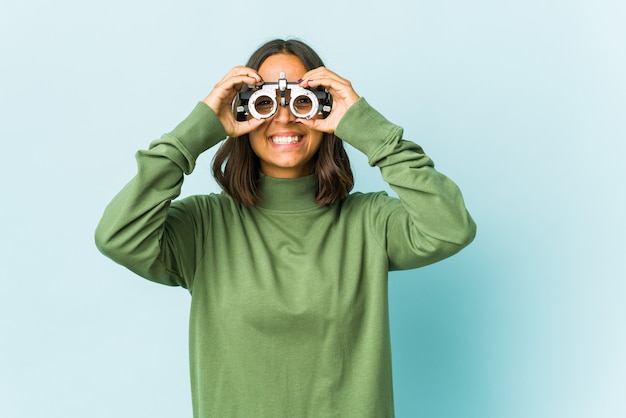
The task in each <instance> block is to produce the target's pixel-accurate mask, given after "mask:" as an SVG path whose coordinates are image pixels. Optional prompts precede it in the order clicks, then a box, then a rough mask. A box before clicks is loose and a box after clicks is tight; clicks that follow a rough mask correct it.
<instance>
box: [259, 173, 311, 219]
mask: <svg viewBox="0 0 626 418" xmlns="http://www.w3.org/2000/svg"><path fill="white" fill-rule="evenodd" d="M259 191H260V194H261V201H260V202H259V204H258V207H260V208H263V209H270V210H274V211H279V212H294V211H302V210H308V209H312V208H315V207H317V205H316V203H315V175H310V176H305V177H297V178H293V179H283V178H276V177H269V176H266V175H264V174H261V178H260V184H259Z"/></svg>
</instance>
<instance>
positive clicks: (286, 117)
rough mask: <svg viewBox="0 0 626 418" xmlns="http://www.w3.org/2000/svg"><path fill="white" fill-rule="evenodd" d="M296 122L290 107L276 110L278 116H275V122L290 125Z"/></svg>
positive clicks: (280, 107)
mask: <svg viewBox="0 0 626 418" xmlns="http://www.w3.org/2000/svg"><path fill="white" fill-rule="evenodd" d="M295 120H296V117H295V115H294V114H293V113H291V110H290V109H289V105H286V106H280V105H279V106H278V108H277V109H276V114H275V115H274V121H276V122H280V123H290V122H293V121H295Z"/></svg>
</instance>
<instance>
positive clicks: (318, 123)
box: [296, 118, 334, 133]
mask: <svg viewBox="0 0 626 418" xmlns="http://www.w3.org/2000/svg"><path fill="white" fill-rule="evenodd" d="M296 123H300V124H302V125H304V126H306V127H307V128H309V129H313V130H315V131H321V132H327V133H333V132H334V129H333V128H332V127H331V126H329V124H328V122H327V121H326V119H304V118H298V119H296Z"/></svg>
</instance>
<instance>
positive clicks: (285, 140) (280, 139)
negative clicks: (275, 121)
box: [269, 135, 304, 145]
mask: <svg viewBox="0 0 626 418" xmlns="http://www.w3.org/2000/svg"><path fill="white" fill-rule="evenodd" d="M303 139H304V136H302V135H293V136H271V137H270V138H269V140H270V142H272V143H274V144H278V145H287V144H297V143H298V142H301V141H302V140H303Z"/></svg>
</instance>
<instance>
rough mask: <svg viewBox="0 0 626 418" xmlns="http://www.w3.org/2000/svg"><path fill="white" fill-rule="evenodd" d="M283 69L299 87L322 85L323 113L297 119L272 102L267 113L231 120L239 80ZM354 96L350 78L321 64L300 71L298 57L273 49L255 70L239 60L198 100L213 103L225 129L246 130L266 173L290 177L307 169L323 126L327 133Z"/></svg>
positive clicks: (256, 79)
mask: <svg viewBox="0 0 626 418" xmlns="http://www.w3.org/2000/svg"><path fill="white" fill-rule="evenodd" d="M281 71H283V72H285V75H286V77H287V80H288V81H289V82H297V81H298V80H301V81H300V86H301V87H319V86H323V87H325V88H327V89H328V91H329V92H330V94H331V95H332V96H333V108H332V110H331V112H330V114H329V115H328V116H327V117H326V118H325V119H317V118H312V119H309V120H307V119H299V118H296V117H295V116H294V115H293V114H292V113H291V112H290V110H289V108H288V107H281V106H279V107H278V110H277V111H276V113H275V114H274V115H273V116H272V117H271V118H268V119H262V120H256V119H253V118H252V119H249V120H246V121H237V120H236V119H235V117H234V116H233V114H232V107H231V106H232V101H233V99H234V97H235V95H236V94H237V92H238V91H239V89H240V88H241V87H242V86H243V85H244V84H256V85H260V84H262V83H263V80H267V81H276V80H278V78H279V73H280V72H281ZM358 99H359V96H358V95H357V93H356V92H355V91H354V89H353V88H352V85H351V83H350V81H348V80H346V79H344V78H342V77H340V76H338V75H337V74H335V73H334V72H332V71H330V70H328V69H327V68H325V67H319V68H316V69H313V70H311V71H306V68H305V67H304V64H303V63H302V61H300V59H299V58H298V57H296V56H295V55H290V54H276V55H272V56H270V57H268V58H267V59H266V60H265V61H264V62H263V64H262V65H261V67H260V68H259V70H258V72H257V71H255V70H253V69H251V68H248V67H243V66H237V67H234V68H233V69H232V70H230V71H229V72H228V73H227V74H226V75H225V76H224V78H222V80H220V82H218V83H217V84H216V85H215V87H214V88H213V90H212V91H211V93H209V95H208V96H207V97H206V98H205V99H204V102H205V103H206V104H207V105H208V106H210V107H211V109H213V111H214V112H215V114H216V115H217V116H218V118H219V119H220V122H221V123H222V125H223V126H224V129H225V131H226V133H227V134H228V135H229V136H233V137H237V136H241V135H243V134H246V133H248V134H249V137H250V145H251V146H252V149H253V151H254V152H255V154H256V155H257V156H258V157H259V160H260V165H261V171H262V172H263V173H264V174H265V175H268V176H271V177H279V178H296V177H302V176H306V175H309V174H311V173H312V170H313V157H314V156H315V153H316V152H317V150H318V149H319V146H320V144H321V141H322V136H323V133H324V132H329V133H332V132H334V131H335V129H336V128H337V125H338V124H339V121H340V120H341V118H342V117H343V115H344V114H345V112H346V111H347V110H348V109H349V108H350V106H352V105H353V104H354V103H355V102H356V101H357V100H358ZM276 136H297V137H298V139H299V141H298V142H297V143H295V144H275V143H274V142H272V138H273V137H276Z"/></svg>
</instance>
